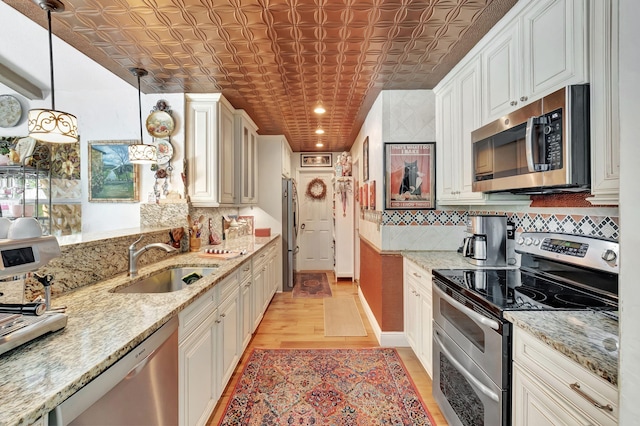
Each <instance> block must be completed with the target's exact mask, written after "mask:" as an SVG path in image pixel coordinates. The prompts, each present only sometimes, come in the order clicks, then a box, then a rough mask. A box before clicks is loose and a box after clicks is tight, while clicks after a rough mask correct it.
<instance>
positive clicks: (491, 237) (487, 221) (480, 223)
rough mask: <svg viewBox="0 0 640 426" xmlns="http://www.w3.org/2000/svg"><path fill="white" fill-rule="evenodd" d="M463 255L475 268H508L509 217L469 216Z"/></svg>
mask: <svg viewBox="0 0 640 426" xmlns="http://www.w3.org/2000/svg"><path fill="white" fill-rule="evenodd" d="M462 255H463V256H464V257H465V258H466V259H467V260H468V261H469V262H470V263H471V264H473V265H475V266H483V267H500V266H507V216H506V215H469V217H468V218H467V230H466V234H465V237H464V241H463V245H462Z"/></svg>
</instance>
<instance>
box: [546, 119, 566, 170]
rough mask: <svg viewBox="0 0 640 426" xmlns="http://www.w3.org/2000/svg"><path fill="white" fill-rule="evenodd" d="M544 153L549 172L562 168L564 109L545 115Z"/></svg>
mask: <svg viewBox="0 0 640 426" xmlns="http://www.w3.org/2000/svg"><path fill="white" fill-rule="evenodd" d="M545 118H546V120H545V124H544V151H545V158H546V161H545V164H547V165H548V166H549V170H557V169H561V168H562V130H563V126H562V109H557V110H555V111H553V112H550V113H549V114H546V115H545Z"/></svg>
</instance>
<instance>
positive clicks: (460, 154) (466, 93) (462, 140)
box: [452, 57, 484, 200]
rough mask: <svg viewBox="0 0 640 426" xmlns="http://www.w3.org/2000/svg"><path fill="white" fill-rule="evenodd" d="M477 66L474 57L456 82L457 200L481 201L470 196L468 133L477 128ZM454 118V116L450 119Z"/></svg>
mask: <svg viewBox="0 0 640 426" xmlns="http://www.w3.org/2000/svg"><path fill="white" fill-rule="evenodd" d="M480 74H481V63H480V58H479V57H478V58H477V59H476V60H475V61H473V62H471V63H470V64H469V65H468V66H467V67H466V68H465V69H464V70H463V71H462V72H461V74H460V77H459V78H458V79H456V80H457V81H458V83H459V93H458V98H457V100H458V102H459V103H460V107H459V111H460V117H459V119H458V120H454V122H455V123H456V125H457V126H459V128H460V135H459V136H458V137H457V138H456V141H457V143H458V145H459V147H458V149H457V150H456V152H457V160H458V161H457V162H456V164H452V167H453V170H458V173H459V176H458V181H459V184H458V188H457V190H458V199H460V200H482V199H484V194H483V193H482V192H473V187H472V185H473V178H474V175H473V144H472V143H471V132H473V131H474V130H476V129H477V128H478V127H480V111H481V110H482V103H481V102H480V98H481V88H480V86H481V84H482V81H481V78H480V77H481V75H480ZM454 117H455V116H454Z"/></svg>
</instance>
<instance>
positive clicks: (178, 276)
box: [114, 265, 217, 293]
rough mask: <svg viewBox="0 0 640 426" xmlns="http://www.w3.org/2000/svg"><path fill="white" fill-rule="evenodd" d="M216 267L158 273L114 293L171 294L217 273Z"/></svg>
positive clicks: (168, 270) (169, 270) (170, 270)
mask: <svg viewBox="0 0 640 426" xmlns="http://www.w3.org/2000/svg"><path fill="white" fill-rule="evenodd" d="M216 268H217V265H216V266H214V267H207V268H200V267H181V268H171V269H167V270H165V271H161V272H158V273H156V274H154V275H151V276H150V277H147V278H144V279H142V280H140V281H136V282H135V283H133V284H131V285H128V286H125V287H121V288H117V289H115V290H114V293H170V292H172V291H178V290H182V289H183V288H187V287H188V286H189V285H190V284H193V283H194V282H196V281H197V280H199V279H200V278H202V277H204V276H206V275H209V274H212V273H213V272H215V271H216Z"/></svg>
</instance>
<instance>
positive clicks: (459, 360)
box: [433, 321, 508, 426]
mask: <svg viewBox="0 0 640 426" xmlns="http://www.w3.org/2000/svg"><path fill="white" fill-rule="evenodd" d="M433 397H434V399H435V400H436V402H437V403H438V406H439V407H440V410H441V411H442V413H443V414H444V416H445V418H446V419H447V422H448V423H449V424H450V425H452V426H462V425H464V426H475V425H497V426H499V425H506V424H508V423H507V419H508V417H507V414H508V413H507V412H506V411H505V410H506V409H507V408H508V397H507V392H506V391H505V390H502V389H500V388H499V387H498V386H497V385H496V384H495V383H493V381H492V380H491V379H490V378H489V377H488V376H487V374H486V373H485V372H484V371H482V370H481V369H480V368H478V366H477V365H476V363H474V362H473V360H472V359H471V358H469V356H468V355H467V354H466V353H465V352H464V351H463V350H462V349H460V347H459V346H458V345H456V344H455V343H454V342H453V341H452V340H451V339H450V338H449V337H447V335H446V333H445V332H444V331H443V330H442V328H440V326H439V325H438V324H437V323H436V322H435V321H434V324H433Z"/></svg>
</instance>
